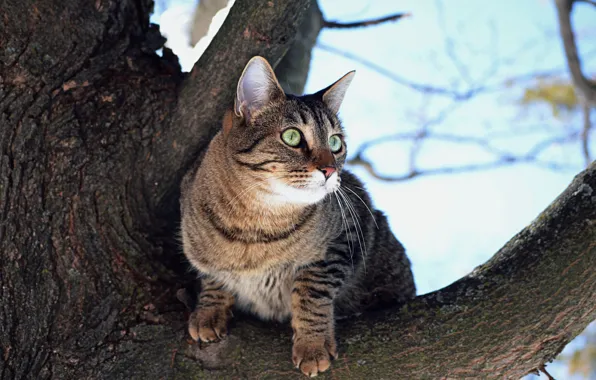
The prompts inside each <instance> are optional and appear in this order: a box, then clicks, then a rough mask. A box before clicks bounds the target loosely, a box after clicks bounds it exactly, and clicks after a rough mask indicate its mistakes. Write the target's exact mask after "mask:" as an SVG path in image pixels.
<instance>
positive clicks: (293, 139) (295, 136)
mask: <svg viewBox="0 0 596 380" xmlns="http://www.w3.org/2000/svg"><path fill="white" fill-rule="evenodd" d="M281 139H282V140H283V141H284V142H285V143H286V144H288V145H289V146H298V145H300V140H301V136H300V131H299V130H297V129H295V128H289V129H286V130H285V131H284V132H283V133H282V134H281Z"/></svg>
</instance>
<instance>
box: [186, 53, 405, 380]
mask: <svg viewBox="0 0 596 380" xmlns="http://www.w3.org/2000/svg"><path fill="white" fill-rule="evenodd" d="M353 76H354V72H353V71H352V72H349V73H348V74H346V75H344V76H343V77H342V78H341V79H339V80H338V81H336V82H335V83H333V84H332V85H331V86H329V87H327V88H325V89H323V90H321V91H319V92H317V93H315V94H311V95H305V96H294V95H289V94H285V93H284V91H283V90H282V89H281V87H280V85H279V83H278V81H277V79H276V77H275V74H274V72H273V70H272V68H271V66H270V65H269V64H268V62H267V61H266V60H265V59H264V58H262V57H258V56H257V57H254V58H252V59H251V60H250V61H249V62H248V63H247V65H246V67H245V69H244V71H243V73H242V75H241V77H240V79H239V82H238V86H237V92H236V99H235V104H234V109H233V110H229V111H228V112H227V113H226V114H225V116H224V119H223V126H222V129H221V131H220V132H219V133H218V134H217V135H216V136H215V137H214V138H213V140H212V141H211V143H210V145H209V147H208V149H207V151H206V153H205V155H204V157H203V159H202V161H201V163H200V165H199V166H198V169H196V170H191V171H190V172H189V173H188V174H187V175H186V176H185V178H184V180H183V182H182V185H181V214H182V241H183V250H184V253H185V255H186V257H187V259H188V260H189V262H190V263H191V265H192V266H193V267H194V268H195V269H196V270H197V271H198V272H199V274H200V280H201V291H200V293H199V295H198V300H197V308H196V309H195V310H194V312H193V313H192V314H191V316H190V319H189V327H188V330H189V333H190V335H191V336H192V338H193V339H195V340H200V341H204V342H212V341H217V340H219V339H223V338H224V337H225V336H226V334H227V323H228V320H229V319H230V317H231V309H232V307H233V306H235V307H239V308H240V309H241V310H244V311H248V312H250V313H253V314H255V315H256V316H258V317H260V318H262V319H265V320H277V321H285V320H287V319H291V325H292V329H293V331H294V337H293V348H292V360H293V362H294V365H295V366H296V367H297V368H299V369H300V370H301V371H302V372H303V373H304V374H306V375H308V376H316V375H317V373H319V372H323V371H325V370H327V369H328V368H329V367H330V365H331V358H336V357H337V348H336V341H335V334H334V319H336V318H337V317H340V316H349V315H353V314H355V313H359V312H362V311H364V310H366V309H371V308H376V307H380V306H382V305H387V304H395V303H398V302H404V301H406V300H408V299H410V298H413V297H414V296H415V293H416V289H415V285H414V280H413V276H412V272H411V269H410V261H409V259H408V257H407V256H406V254H405V250H404V248H403V246H402V245H401V244H400V243H399V241H398V240H397V239H396V238H395V236H394V235H393V233H392V232H391V230H390V228H389V225H388V222H387V219H386V218H385V216H384V215H383V214H382V213H381V212H380V211H377V210H375V209H373V207H372V205H371V200H370V197H369V195H368V194H367V193H366V191H365V190H364V189H363V185H362V183H361V182H360V181H359V180H358V179H357V178H356V177H355V176H354V175H352V174H351V173H350V172H348V171H346V170H343V166H344V163H345V160H346V154H347V148H346V143H345V139H344V131H343V128H342V126H341V124H340V121H339V119H338V117H337V113H338V111H339V108H340V105H341V103H342V101H343V98H344V95H345V93H346V90H347V88H348V86H349V84H350V82H351V81H352V78H353Z"/></svg>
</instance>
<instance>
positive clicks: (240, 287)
mask: <svg viewBox="0 0 596 380" xmlns="http://www.w3.org/2000/svg"><path fill="white" fill-rule="evenodd" d="M295 272H296V269H295V267H294V266H292V265H283V266H279V267H274V268H271V269H268V270H266V271H264V272H262V273H250V274H249V273H229V272H228V273H226V272H221V273H218V274H216V275H215V277H216V278H217V279H218V280H219V281H221V282H222V283H223V284H224V286H225V287H226V288H227V289H228V290H229V291H230V292H232V293H233V294H234V295H235V298H236V306H237V307H238V308H240V309H241V310H244V311H247V312H250V313H253V314H255V315H257V316H259V317H260V318H262V319H273V320H278V321H283V320H285V319H287V318H288V317H289V316H290V315H291V304H292V286H293V282H294V276H295Z"/></svg>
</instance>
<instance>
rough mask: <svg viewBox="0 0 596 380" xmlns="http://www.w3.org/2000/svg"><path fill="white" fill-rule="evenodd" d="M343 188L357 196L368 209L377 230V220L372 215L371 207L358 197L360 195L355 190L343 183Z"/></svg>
mask: <svg viewBox="0 0 596 380" xmlns="http://www.w3.org/2000/svg"><path fill="white" fill-rule="evenodd" d="M344 188H345V189H346V190H348V191H350V192H351V193H352V194H354V195H355V196H357V197H358V199H360V202H362V204H363V205H364V207H366V209H367V210H368V213H369V214H370V216H371V217H372V219H373V222H375V226H377V230H378V229H379V225H378V224H377V220H376V219H375V216H374V215H373V213H372V211H371V209H370V208H369V207H368V205H367V204H366V203H365V202H364V200H363V199H362V198H360V196H359V195H358V194H356V192H355V191H354V190H352V189H350V188H349V187H347V186H345V185H344Z"/></svg>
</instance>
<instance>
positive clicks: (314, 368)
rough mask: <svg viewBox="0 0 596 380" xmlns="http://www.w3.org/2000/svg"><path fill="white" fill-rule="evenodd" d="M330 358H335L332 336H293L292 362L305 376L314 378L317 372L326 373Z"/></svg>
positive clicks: (335, 347)
mask: <svg viewBox="0 0 596 380" xmlns="http://www.w3.org/2000/svg"><path fill="white" fill-rule="evenodd" d="M331 358H333V359H336V358H337V346H336V343H335V338H333V337H332V336H331V337H320V336H317V337H314V336H308V335H302V336H301V334H298V335H295V336H294V346H293V347H292V361H293V362H294V365H295V366H296V368H299V369H300V371H302V373H304V374H305V375H306V376H309V377H315V376H317V374H318V373H319V372H325V371H327V370H328V369H329V367H331Z"/></svg>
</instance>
